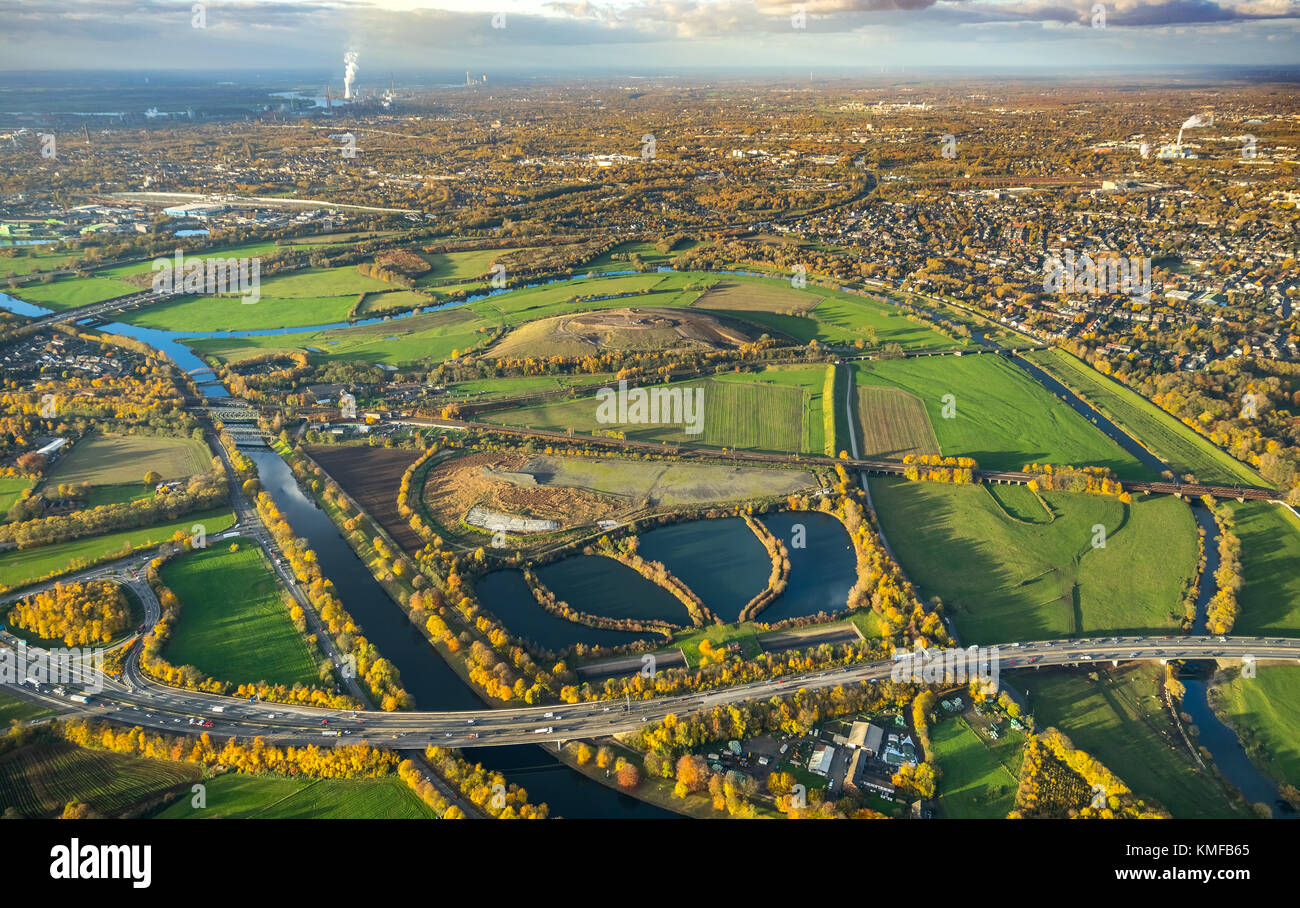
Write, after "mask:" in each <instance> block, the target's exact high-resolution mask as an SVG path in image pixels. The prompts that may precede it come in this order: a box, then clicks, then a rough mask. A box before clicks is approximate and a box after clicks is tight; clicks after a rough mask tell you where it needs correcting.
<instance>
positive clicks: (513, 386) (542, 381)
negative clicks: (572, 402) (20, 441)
mask: <svg viewBox="0 0 1300 908" xmlns="http://www.w3.org/2000/svg"><path fill="white" fill-rule="evenodd" d="M617 384H618V383H617V381H616V380H614V379H613V377H612V376H611V375H609V374H608V373H606V374H603V375H535V376H524V377H518V378H481V379H477V380H475V381H458V382H453V383H452V384H450V385H448V386H447V393H448V394H451V395H453V396H455V397H466V398H474V399H475V400H491V399H493V398H498V397H517V396H522V395H526V394H540V393H543V392H546V391H563V390H565V389H567V388H584V387H589V386H596V385H612V386H616V385H617ZM0 488H2V487H0Z"/></svg>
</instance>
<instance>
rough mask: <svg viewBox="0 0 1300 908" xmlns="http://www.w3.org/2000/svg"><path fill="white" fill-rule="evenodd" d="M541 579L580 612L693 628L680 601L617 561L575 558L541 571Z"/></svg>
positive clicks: (599, 558) (597, 557)
mask: <svg viewBox="0 0 1300 908" xmlns="http://www.w3.org/2000/svg"><path fill="white" fill-rule="evenodd" d="M537 576H538V578H539V579H540V580H541V581H542V583H543V584H545V585H546V586H547V587H549V588H550V590H551V591H552V592H553V593H555V596H556V598H557V599H562V600H564V601H565V602H567V603H569V605H570V606H571V607H573V608H575V609H577V610H578V611H582V612H587V613H589V614H592V615H601V616H604V617H608V618H655V619H659V620H661V621H671V622H672V623H674V624H679V625H682V626H684V627H685V626H690V624H691V615H690V612H688V611H687V610H686V606H685V605H683V604H682V603H681V602H680V601H678V599H677V597H675V596H674V595H673V594H672V593H670V592H668V591H667V590H665V589H664V588H663V587H661V586H659V585H658V584H655V583H652V582H651V581H649V580H647V579H645V578H644V577H642V576H641V575H640V574H638V573H637V572H636V571H634V570H632V569H631V568H630V567H627V566H626V565H623V564H620V563H619V562H617V561H615V560H614V559H613V558H606V557H604V556H603V555H574V556H572V557H570V558H565V559H563V560H561V561H557V562H555V563H554V564H548V565H544V566H543V567H540V568H538V569H537Z"/></svg>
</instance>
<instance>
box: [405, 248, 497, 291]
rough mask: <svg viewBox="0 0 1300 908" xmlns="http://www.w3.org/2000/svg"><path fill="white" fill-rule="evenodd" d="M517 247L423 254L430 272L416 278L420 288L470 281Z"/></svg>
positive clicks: (480, 275) (488, 269)
mask: <svg viewBox="0 0 1300 908" xmlns="http://www.w3.org/2000/svg"><path fill="white" fill-rule="evenodd" d="M517 249H518V247H510V248H507V249H471V250H468V251H466V252H444V253H424V254H423V255H422V256H421V258H423V259H424V260H425V261H426V262H428V263H429V265H430V266H432V267H431V270H429V271H426V272H425V273H424V274H422V275H420V276H419V277H418V278H416V281H415V283H416V284H417V285H418V286H420V287H426V286H429V285H431V284H452V283H455V282H457V281H471V280H473V279H475V278H479V277H482V276H484V275H485V274H487V273H488V272H489V271H491V270H492V263H493V262H495V261H496V260H497V259H500V258H504V257H505V256H507V255H509V254H510V253H511V252H515V251H517Z"/></svg>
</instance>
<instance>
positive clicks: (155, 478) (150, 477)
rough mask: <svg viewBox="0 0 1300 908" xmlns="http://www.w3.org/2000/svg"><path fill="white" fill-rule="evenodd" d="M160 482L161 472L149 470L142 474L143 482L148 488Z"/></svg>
mask: <svg viewBox="0 0 1300 908" xmlns="http://www.w3.org/2000/svg"><path fill="white" fill-rule="evenodd" d="M160 482H162V474H160V473H159V472H158V471H157V470H150V471H149V472H148V473H145V474H144V484H145V485H146V486H148V487H149V488H153V487H154V486H156V485H158V483H160Z"/></svg>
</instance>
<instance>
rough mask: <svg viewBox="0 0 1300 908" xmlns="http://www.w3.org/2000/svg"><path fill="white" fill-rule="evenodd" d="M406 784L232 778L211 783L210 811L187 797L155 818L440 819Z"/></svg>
mask: <svg viewBox="0 0 1300 908" xmlns="http://www.w3.org/2000/svg"><path fill="white" fill-rule="evenodd" d="M436 817H437V814H436V813H435V812H434V811H433V809H432V808H431V807H429V806H428V805H426V804H425V803H424V802H423V801H421V800H420V799H419V798H418V797H416V795H415V793H414V792H413V791H411V789H410V788H409V787H408V786H407V784H406V783H405V782H403V781H402V780H401V779H399V778H397V777H396V776H388V777H386V778H382V779H289V778H282V777H279V776H251V775H241V774H236V773H226V774H224V775H220V776H217V777H216V778H215V779H212V780H210V781H209V782H208V783H207V806H206V807H203V808H195V807H193V806H192V799H191V797H190V796H189V795H188V794H186V795H184V796H183V797H181V798H180V799H179V800H177V801H176V802H175V803H173V804H170V805H168V806H167V807H166V808H165V809H164V810H162V811H160V812H159V813H157V814H155V815H154V818H155V819H160V820H188V819H198V820H215V819H219V818H229V819H259V820H269V819H280V820H283V819H302V820H306V819H312V820H326V819H328V820H347V819H356V820H420V819H432V818H436Z"/></svg>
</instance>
